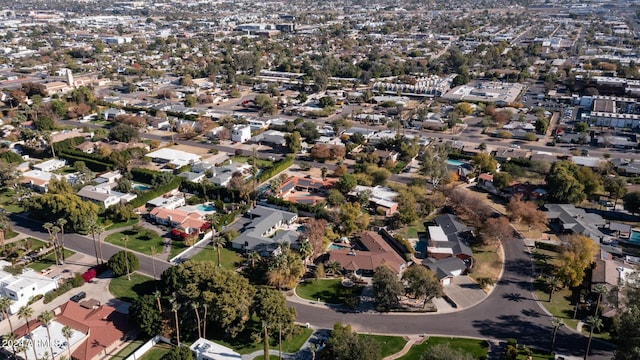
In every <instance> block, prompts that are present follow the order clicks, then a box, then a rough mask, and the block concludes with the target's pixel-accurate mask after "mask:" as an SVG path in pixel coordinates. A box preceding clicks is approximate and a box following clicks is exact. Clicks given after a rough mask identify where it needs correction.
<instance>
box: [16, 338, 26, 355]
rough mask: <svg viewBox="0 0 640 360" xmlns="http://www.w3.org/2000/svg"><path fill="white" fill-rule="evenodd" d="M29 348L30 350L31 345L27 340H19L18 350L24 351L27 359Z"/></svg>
mask: <svg viewBox="0 0 640 360" xmlns="http://www.w3.org/2000/svg"><path fill="white" fill-rule="evenodd" d="M27 350H29V347H28V346H27V342H26V341H19V342H18V344H17V345H16V352H22V353H23V354H24V358H25V359H27Z"/></svg>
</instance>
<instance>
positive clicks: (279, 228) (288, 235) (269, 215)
mask: <svg viewBox="0 0 640 360" xmlns="http://www.w3.org/2000/svg"><path fill="white" fill-rule="evenodd" d="M245 216H249V217H250V218H251V222H249V223H248V224H246V225H245V226H244V227H243V228H242V229H241V233H240V236H238V237H237V238H235V239H234V240H233V241H232V242H231V245H232V247H233V248H234V249H238V250H243V251H255V252H257V253H259V254H260V255H261V256H270V255H271V253H273V251H274V250H276V249H277V248H278V247H279V246H280V243H288V244H290V245H291V247H292V248H297V247H298V246H299V242H298V237H299V234H298V232H296V231H293V230H286V229H284V228H285V227H286V226H288V225H292V224H294V223H295V222H296V221H297V220H298V214H295V213H292V212H288V211H282V210H278V209H273V208H270V207H266V206H261V205H258V206H256V207H255V208H254V209H253V210H251V211H250V212H249V213H247V215H245Z"/></svg>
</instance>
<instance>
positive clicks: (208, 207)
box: [194, 204, 216, 212]
mask: <svg viewBox="0 0 640 360" xmlns="http://www.w3.org/2000/svg"><path fill="white" fill-rule="evenodd" d="M194 207H195V208H196V210H198V211H202V212H214V211H216V207H215V206H213V204H198V205H196V206H194Z"/></svg>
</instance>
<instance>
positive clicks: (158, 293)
mask: <svg viewBox="0 0 640 360" xmlns="http://www.w3.org/2000/svg"><path fill="white" fill-rule="evenodd" d="M153 296H155V298H156V303H157V304H158V311H160V313H162V304H161V303H160V299H161V297H162V293H161V292H160V291H159V290H156V291H154V292H153Z"/></svg>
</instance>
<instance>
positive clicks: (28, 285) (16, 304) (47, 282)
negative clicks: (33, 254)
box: [0, 261, 58, 314]
mask: <svg viewBox="0 0 640 360" xmlns="http://www.w3.org/2000/svg"><path fill="white" fill-rule="evenodd" d="M8 265H11V264H9V263H8V262H6V261H2V262H1V263H0V266H2V269H4V268H5V267H6V266H8ZM57 288H58V282H57V281H56V280H53V279H51V278H48V277H46V276H43V275H41V274H39V273H37V272H35V271H33V270H31V269H25V271H23V273H22V274H18V275H11V274H10V273H8V272H6V271H4V270H0V296H4V297H8V298H9V299H11V300H12V301H13V303H12V304H11V306H10V307H9V313H11V314H15V313H16V312H17V311H18V309H20V308H21V307H22V306H25V305H27V303H28V302H29V300H31V299H32V298H34V297H35V296H37V295H44V294H46V293H47V292H49V291H51V290H55V289H57Z"/></svg>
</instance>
